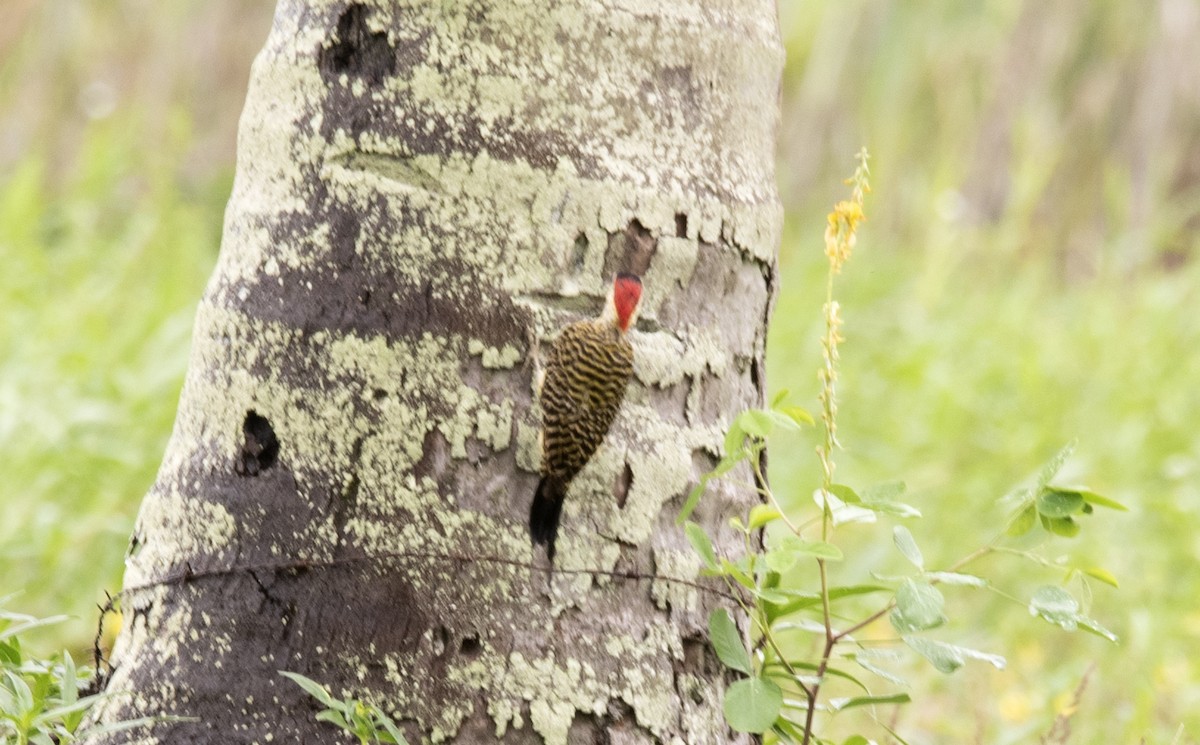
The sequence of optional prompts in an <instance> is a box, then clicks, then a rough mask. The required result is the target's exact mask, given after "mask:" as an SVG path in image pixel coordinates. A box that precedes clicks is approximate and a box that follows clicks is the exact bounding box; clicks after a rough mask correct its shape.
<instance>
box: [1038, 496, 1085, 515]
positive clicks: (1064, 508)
mask: <svg viewBox="0 0 1200 745" xmlns="http://www.w3.org/2000/svg"><path fill="white" fill-rule="evenodd" d="M1083 505H1084V501H1083V496H1082V495H1080V494H1079V493H1078V492H1073V491H1057V490H1046V491H1043V492H1042V493H1041V494H1040V495H1038V498H1037V510H1038V512H1039V513H1040V514H1041V515H1042V516H1043V517H1049V518H1059V517H1069V516H1071V515H1074V514H1075V513H1076V512H1079V511H1080V510H1082V509H1083Z"/></svg>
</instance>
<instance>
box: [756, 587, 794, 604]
mask: <svg viewBox="0 0 1200 745" xmlns="http://www.w3.org/2000/svg"><path fill="white" fill-rule="evenodd" d="M754 596H755V597H756V598H758V599H759V600H762V601H763V602H764V603H770V604H772V605H781V604H783V603H786V602H787V601H788V596H787V593H785V592H782V591H780V590H765V589H763V588H761V587H760V588H756V589H755V590H754Z"/></svg>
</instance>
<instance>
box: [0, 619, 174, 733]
mask: <svg viewBox="0 0 1200 745" xmlns="http://www.w3.org/2000/svg"><path fill="white" fill-rule="evenodd" d="M10 599H11V596H9V597H6V598H0V742H5V743H15V745H26V743H31V744H32V745H51V744H52V743H68V742H76V741H77V740H78V739H79V737H80V736H81V735H92V736H95V735H102V734H108V733H114V732H122V731H125V730H129V729H136V728H140V727H145V726H147V725H150V724H154V723H157V722H168V721H181V719H180V718H178V717H144V718H140V719H134V720H128V721H124V722H115V723H112V724H107V725H104V726H101V727H92V728H89V729H87V730H86V732H81V731H80V726H81V725H82V723H83V718H84V716H85V715H86V714H87V712H88V709H90V708H91V707H92V706H93V705H95V704H96V703H97V702H98V701H100V699H101V698H103V697H104V694H92V695H89V696H81V695H80V693H81V691H82V689H83V688H84V687H85V686H86V684H87V683H88V682H89V680H90V679H91V677H92V671H91V670H90V669H88V668H86V667H76V666H75V661H74V660H73V659H71V655H70V654H69V653H68V652H66V651H65V650H64V651H63V653H62V654H61V655H60V656H58V657H55V658H52V659H41V658H39V657H35V656H30V655H29V654H28V653H27V652H26V651H25V649H24V647H23V645H22V643H21V635H23V634H26V635H27V634H29V633H30V632H32V631H35V630H37V629H39V628H45V627H47V626H52V625H54V624H58V623H62V622H63V621H64V620H66V616H54V617H50V618H36V617H34V616H29V615H25V614H22V613H14V612H12V611H9V610H6V609H5V607H4V606H5V604H6V603H7V602H8V601H9V600H10Z"/></svg>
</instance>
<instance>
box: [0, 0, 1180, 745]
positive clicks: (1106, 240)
mask: <svg viewBox="0 0 1200 745" xmlns="http://www.w3.org/2000/svg"><path fill="white" fill-rule="evenodd" d="M780 5H781V7H780V16H781V19H780V20H781V24H782V28H783V35H784V38H785V43H786V45H787V50H788V61H787V68H786V71H785V78H784V88H783V123H782V131H781V134H780V147H779V184H780V188H781V192H782V195H783V199H784V202H785V206H786V208H787V214H788V216H787V225H786V228H785V238H784V241H783V245H782V248H781V255H780V264H781V271H782V294H781V296H780V298H779V303H778V307H777V310H776V315H775V321H774V324H773V326H772V329H771V336H770V346H769V362H770V365H771V370H770V374H771V377H770V382H771V387H772V389H775V390H777V389H780V388H785V387H786V388H790V389H791V390H792V391H793V392H794V393H793V397H794V398H795V400H796V402H797V403H800V404H802V405H806V406H808V407H810V408H811V409H814V410H815V409H816V403H815V394H816V390H817V379H816V369H817V366H818V364H819V360H820V350H819V346H818V342H817V340H818V338H819V334H820V330H821V326H820V323H821V322H820V318H821V311H820V309H821V304H822V302H823V291H824V272H825V260H824V256H823V254H822V233H823V230H824V213H825V212H826V211H828V209H829V208H830V206H831V205H832V203H833V202H834V201H836V200H838V199H841V198H843V197H844V196H845V195H846V193H847V187H846V186H845V185H844V184H843V183H842V179H844V178H845V177H847V176H849V175H850V174H851V173H852V171H853V168H854V163H853V155H854V153H855V152H856V151H857V150H858V149H859V148H860V147H861V146H864V145H865V146H866V147H867V148H868V149H869V150H870V151H871V153H872V155H873V159H872V161H871V168H872V183H873V185H874V193H873V194H872V195H871V196H870V197H869V198H868V201H867V207H866V209H867V214H868V222H867V223H866V224H865V225H864V227H863V228H862V231H861V233H860V237H859V243H858V248H857V250H856V254H855V256H854V257H853V258H852V260H851V262H850V264H849V265H848V266H847V268H846V270H845V271H844V273H843V274H842V275H841V276H840V277H839V279H838V284H837V288H838V289H837V293H838V296H839V298H840V301H841V303H842V306H843V318H844V320H845V323H846V326H845V329H844V333H845V336H846V342H845V344H844V345H843V348H842V361H843V371H842V379H841V389H840V394H841V407H840V426H841V431H840V434H841V439H842V443H843V445H844V446H845V450H844V451H843V452H842V453H840V454H839V456H838V463H839V470H838V479H839V480H840V481H842V482H844V483H849V484H851V485H854V486H864V485H868V484H871V483H873V482H877V481H883V480H890V479H903V480H905V481H906V482H907V483H908V485H909V490H910V492H909V497H908V501H910V502H911V503H913V504H914V505H916V506H917V507H918V508H920V509H921V511H922V512H923V514H924V517H923V518H922V519H920V520H913V521H908V522H906V525H907V526H908V527H909V528H910V529H911V530H912V532H913V533H914V535H915V536H916V538H917V540H918V542H919V543H920V545H921V547H922V549H923V550H924V552H925V556H926V562H927V564H928V565H930V566H932V567H939V566H940V567H945V566H947V565H948V564H949V563H951V562H952V561H954V560H955V559H957V558H959V557H961V556H964V555H965V554H967V553H969V552H970V551H972V550H973V549H975V548H976V547H978V546H980V545H982V544H983V543H984V542H986V541H987V540H988V539H989V538H991V536H992V535H993V534H994V533H995V532H996V530H997V529H998V527H999V526H1000V525H1001V524H1002V520H1003V518H1004V512H1003V510H1002V509H1001V508H1000V507H998V506H997V504H996V502H997V499H998V498H999V497H1001V496H1002V495H1004V494H1005V493H1007V492H1008V491H1009V490H1010V489H1011V488H1012V487H1013V486H1014V485H1015V484H1016V483H1018V482H1020V481H1021V480H1022V479H1024V478H1026V477H1027V476H1028V475H1029V474H1030V473H1032V472H1034V471H1035V470H1036V469H1037V468H1038V466H1039V465H1040V464H1041V463H1042V462H1044V461H1045V460H1046V459H1048V458H1049V457H1050V456H1051V455H1053V454H1054V453H1055V452H1056V451H1057V450H1058V449H1059V448H1060V447H1061V446H1062V445H1064V444H1065V443H1067V442H1069V441H1071V440H1073V439H1077V440H1078V446H1077V449H1076V453H1075V455H1074V457H1072V459H1071V460H1070V461H1069V462H1068V464H1067V466H1066V468H1065V469H1064V473H1063V475H1062V478H1060V480H1059V481H1060V482H1062V483H1071V482H1082V483H1087V484H1088V485H1090V486H1092V487H1093V488H1095V489H1096V490H1098V491H1100V492H1101V493H1104V494H1107V495H1109V496H1111V497H1113V498H1115V499H1118V500H1120V501H1122V502H1124V503H1125V504H1127V505H1129V506H1130V507H1131V508H1132V509H1131V511H1130V512H1129V513H1115V512H1107V511H1102V512H1103V514H1096V515H1092V516H1090V517H1086V518H1084V520H1083V522H1084V526H1083V528H1084V529H1083V531H1082V534H1081V535H1080V536H1079V537H1078V538H1074V539H1064V538H1058V539H1054V540H1048V541H1046V542H1045V544H1044V545H1041V546H1039V547H1037V548H1038V550H1040V551H1041V553H1042V554H1043V555H1044V556H1046V557H1048V558H1050V559H1055V558H1057V557H1059V556H1065V555H1068V554H1069V555H1070V556H1071V557H1072V561H1073V562H1075V563H1079V564H1082V565H1097V566H1102V567H1104V568H1106V569H1108V570H1109V571H1111V572H1112V573H1113V574H1115V575H1116V577H1117V579H1118V580H1119V581H1120V584H1121V587H1120V589H1114V588H1111V587H1108V586H1107V585H1104V584H1101V583H1095V582H1093V583H1091V584H1090V585H1089V586H1086V587H1085V586H1083V585H1081V584H1079V583H1078V581H1075V580H1073V581H1071V582H1070V583H1068V585H1067V587H1068V589H1070V590H1071V591H1072V592H1073V593H1074V594H1075V595H1076V596H1077V597H1079V598H1080V599H1081V600H1083V601H1084V602H1085V603H1086V604H1087V611H1088V613H1089V614H1090V615H1091V616H1092V617H1094V618H1096V619H1098V620H1099V621H1100V622H1101V623H1103V624H1104V625H1105V626H1107V627H1109V628H1110V629H1112V630H1113V631H1115V632H1116V633H1117V634H1119V635H1120V637H1121V642H1120V644H1119V645H1112V644H1110V643H1108V642H1106V641H1104V640H1102V639H1100V638H1098V637H1095V636H1091V635H1085V634H1082V633H1081V632H1076V633H1068V632H1065V631H1063V630H1061V629H1057V628H1056V627H1052V626H1049V625H1047V624H1045V623H1043V622H1042V621H1040V620H1038V619H1035V618H1032V617H1030V615H1029V613H1028V611H1027V610H1026V609H1025V607H1024V605H1023V602H1024V601H1025V600H1027V599H1028V597H1029V595H1030V593H1031V592H1032V590H1033V589H1034V588H1035V587H1037V586H1038V585H1041V584H1046V583H1055V582H1059V581H1061V580H1062V578H1063V576H1064V574H1065V571H1064V569H1063V568H1044V567H1038V566H1036V565H1033V564H1030V563H1027V562H1022V561H1021V560H1019V559H1016V558H1015V557H997V558H988V559H986V560H984V561H982V562H980V563H979V565H973V566H972V567H971V569H973V570H974V571H977V572H978V573H980V574H984V575H986V576H988V577H989V578H990V579H992V580H993V581H994V582H995V583H996V585H997V586H999V587H1001V588H1002V589H1003V590H1004V592H1005V593H1006V594H1007V595H1009V596H1011V599H1010V598H1006V597H1004V596H1002V595H1000V594H996V593H980V592H978V591H975V592H966V591H951V590H952V589H953V588H950V589H948V590H947V596H948V600H949V605H948V608H947V610H948V613H949V615H950V616H951V619H952V620H951V623H950V624H949V625H948V626H947V627H946V628H945V629H941V630H939V631H938V633H937V637H938V638H941V639H944V640H947V641H951V642H954V643H960V644H964V645H966V646H971V647H975V648H979V649H983V650H986V651H989V652H994V653H999V654H1003V655H1005V656H1006V657H1007V658H1008V661H1009V665H1008V668H1007V669H1006V670H1004V671H997V670H994V669H992V668H991V667H989V666H986V665H982V664H969V665H968V666H967V667H965V668H964V669H962V670H960V671H958V672H957V673H955V674H954V675H952V676H943V675H941V674H939V673H937V672H935V671H933V670H932V668H930V667H929V666H928V665H924V664H919V663H917V662H915V661H912V660H910V659H909V658H908V657H902V658H901V659H900V660H898V661H896V662H895V663H894V664H892V669H894V670H896V671H897V672H898V673H899V674H901V675H904V676H905V677H907V678H908V679H909V680H910V682H911V684H912V685H911V689H909V690H910V693H911V694H912V696H913V698H914V699H915V703H914V704H912V705H909V706H907V707H901V708H899V709H898V710H893V709H880V710H879V712H878V716H879V717H880V719H881V720H882V721H884V722H886V723H888V724H889V725H891V726H895V727H896V728H897V729H898V731H899V732H901V733H902V734H904V736H905V737H906V738H907V739H908V740H909V742H913V743H938V742H980V743H1009V742H1011V743H1022V742H1033V741H1037V739H1038V737H1039V736H1040V735H1043V734H1045V733H1047V732H1049V730H1050V728H1051V727H1052V725H1053V723H1054V720H1055V717H1056V716H1060V715H1065V714H1070V713H1073V719H1072V721H1071V727H1072V730H1073V732H1074V739H1073V741H1074V742H1130V743H1133V742H1138V741H1139V740H1141V738H1145V741H1146V742H1149V743H1155V742H1163V743H1167V742H1196V741H1197V739H1196V738H1197V737H1198V736H1200V671H1198V669H1197V668H1198V666H1200V662H1198V661H1200V572H1197V571H1196V563H1197V555H1198V554H1200V535H1198V534H1197V533H1196V531H1195V530H1194V527H1195V526H1196V525H1197V524H1198V512H1200V434H1197V428H1198V426H1197V422H1198V421H1200V390H1198V389H1200V266H1197V262H1196V257H1197V253H1198V251H1200V3H1198V2H1197V1H1196V0H1143V1H1142V2H1136V3H1134V2H1124V3H1122V2H1094V0H1057V2H1054V3H1044V2H1040V1H1039V0H978V1H977V2H972V3H962V2H957V1H956V0H930V1H929V2H923V3H901V2H886V1H884V0H874V1H871V2H867V1H865V0H838V1H836V2H835V1H832V0H829V1H821V0H809V1H808V2H798V1H793V0H782V1H781V3H780ZM272 10H273V8H272V3H270V2H269V1H268V0H254V1H253V2H252V1H251V0H219V1H218V0H179V1H177V2H173V3H159V2H152V0H3V1H2V2H0V257H3V270H2V271H0V474H2V477H0V515H2V516H3V519H0V596H3V595H5V594H8V593H10V592H17V591H20V592H21V594H20V595H19V596H17V597H16V598H13V599H11V600H9V601H8V602H7V603H6V605H7V607H9V608H10V609H12V610H20V611H23V612H28V613H35V614H39V615H49V614H52V613H60V612H61V613H70V614H73V615H74V616H76V619H75V620H73V621H71V622H70V623H67V624H64V625H61V626H59V627H56V628H55V630H54V631H53V632H52V633H48V634H44V635H42V636H40V637H37V639H36V641H37V643H39V644H42V645H44V646H45V648H46V651H53V650H54V649H56V648H59V647H62V646H67V647H69V648H71V649H72V650H73V651H76V652H77V654H76V658H77V659H79V658H81V657H86V653H85V652H83V651H82V650H86V649H87V648H88V647H89V646H90V640H91V636H92V634H93V632H94V629H95V618H96V613H95V610H94V606H95V604H96V603H97V602H102V601H103V599H104V595H103V591H104V590H105V589H107V590H110V591H114V592H115V591H116V590H117V589H119V587H120V578H121V567H122V555H123V552H124V550H125V546H126V541H127V539H128V535H129V533H130V530H131V528H132V524H133V519H134V516H135V514H136V511H137V507H138V504H139V502H140V499H141V496H142V494H143V493H144V492H145V490H146V489H147V488H148V487H149V485H150V483H151V482H152V480H153V478H154V472H155V469H156V468H157V465H158V461H159V458H160V457H161V455H162V451H163V447H164V445H165V442H166V438H167V436H168V434H169V432H170V428H171V423H172V420H173V417H174V411H175V405H176V400H177V396H178V392H179V387H180V385H181V383H182V378H183V374H184V370H185V367H186V358H187V351H188V340H189V334H190V330H191V322H192V316H193V313H194V309H195V305H196V302H197V300H198V298H199V296H200V294H201V292H202V290H203V286H204V283H205V281H206V279H207V276H208V273H209V271H210V270H211V268H212V265H213V263H214V262H215V259H216V254H217V250H218V247H219V243H220V232H221V221H222V213H223V210H224V204H225V200H226V199H227V198H228V194H229V191H230V186H231V183H232V176H233V168H234V145H235V135H236V126H237V119H238V116H239V113H240V109H241V105H242V101H243V98H244V96H245V90H246V82H247V78H248V74H249V65H250V62H251V60H252V58H253V55H254V54H255V53H256V51H257V49H258V47H259V46H260V45H261V44H262V41H263V40H264V38H265V36H266V33H267V30H268V28H269V25H270V18H271V13H272ZM812 447H813V440H812V438H811V436H809V435H805V436H803V437H795V438H793V439H786V438H780V439H779V440H778V441H777V442H775V443H774V444H773V450H772V472H773V473H772V476H773V483H774V486H775V488H776V489H777V490H778V492H779V493H780V494H781V496H782V497H783V498H784V499H787V500H790V501H793V502H795V503H797V504H800V503H803V502H805V501H807V500H810V499H811V493H812V490H813V489H814V487H815V486H816V484H817V483H818V471H817V465H816V459H815V457H814V456H813V454H812ZM838 540H839V542H840V543H841V544H842V545H843V546H844V547H845V550H846V553H847V554H848V555H849V556H850V557H851V558H850V560H848V561H847V562H845V565H844V566H843V567H841V568H839V570H838V571H839V572H841V573H843V574H844V576H845V578H846V581H847V582H849V581H861V579H862V572H864V571H866V570H868V569H872V568H874V569H878V570H879V571H882V572H884V573H899V572H901V571H902V562H900V561H899V557H898V555H897V554H896V552H895V550H894V548H892V542H891V535H890V525H882V524H881V525H878V526H850V527H846V528H844V529H842V530H841V533H840V534H839V539H838ZM855 578H857V580H856V579H855ZM801 579H803V578H801ZM837 579H838V578H837V577H835V580H837ZM885 632H886V629H881V630H880V631H879V633H881V634H883V635H886V633H885ZM1093 666H1094V667H1093ZM1089 670H1091V672H1090V673H1089ZM1081 681H1084V682H1085V687H1084V690H1083V692H1082V695H1081V696H1080V697H1079V699H1078V702H1077V705H1075V702H1074V701H1073V692H1074V691H1075V690H1076V689H1077V688H1078V687H1079V686H1080V684H1081ZM875 682H876V683H878V684H879V686H878V687H879V689H880V690H890V689H891V686H890V685H889V684H886V683H883V682H882V681H875ZM858 711H861V710H858ZM841 718H844V719H846V721H845V722H842V721H835V722H834V723H833V725H832V726H831V729H830V733H836V732H838V731H840V729H846V730H847V731H849V730H850V728H851V726H852V725H854V724H856V723H861V722H862V717H861V716H859V715H858V714H856V713H847V714H844V715H842V716H841ZM881 733H882V730H880V731H878V732H877V733H876V734H877V736H879V735H881ZM1181 733H1182V734H1181ZM1176 738H1178V739H1176Z"/></svg>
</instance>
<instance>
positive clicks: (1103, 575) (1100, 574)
mask: <svg viewBox="0 0 1200 745" xmlns="http://www.w3.org/2000/svg"><path fill="white" fill-rule="evenodd" d="M1082 571H1083V573H1084V574H1086V575H1087V576H1089V577H1093V578H1095V579H1098V580H1100V581H1101V582H1103V583H1104V584H1106V585H1112V586H1113V587H1118V588H1119V587H1120V586H1121V585H1120V584H1119V583H1118V582H1117V578H1116V577H1114V576H1113V575H1112V573H1111V572H1109V571H1108V570H1107V569H1104V568H1102V567H1087V568H1085V569H1083V570H1082Z"/></svg>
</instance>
